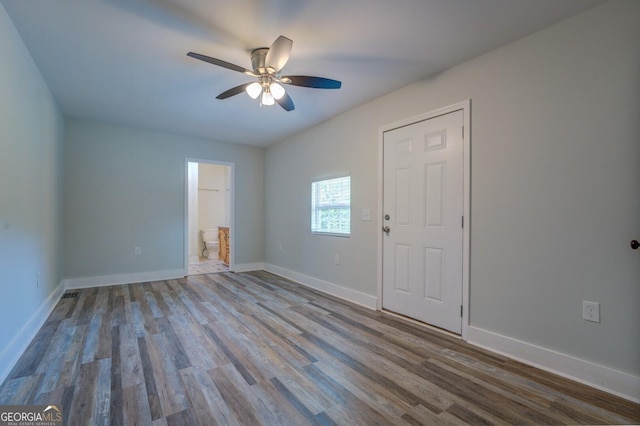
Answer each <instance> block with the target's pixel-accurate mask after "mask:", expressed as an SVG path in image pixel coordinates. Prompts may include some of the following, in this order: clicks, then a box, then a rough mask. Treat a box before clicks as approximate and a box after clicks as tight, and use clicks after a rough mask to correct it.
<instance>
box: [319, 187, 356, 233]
mask: <svg viewBox="0 0 640 426" xmlns="http://www.w3.org/2000/svg"><path fill="white" fill-rule="evenodd" d="M311 232H313V233H314V234H329V235H339V236H348V235H349V234H350V233H351V176H343V177H338V178H333V179H325V180H318V181H315V182H311Z"/></svg>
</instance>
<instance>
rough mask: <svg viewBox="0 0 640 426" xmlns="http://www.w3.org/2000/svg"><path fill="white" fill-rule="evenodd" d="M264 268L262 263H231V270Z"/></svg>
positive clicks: (260, 269)
mask: <svg viewBox="0 0 640 426" xmlns="http://www.w3.org/2000/svg"><path fill="white" fill-rule="evenodd" d="M263 269H264V263H262V262H255V263H240V264H238V263H236V264H235V265H233V272H249V271H262V270H263Z"/></svg>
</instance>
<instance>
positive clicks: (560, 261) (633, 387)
mask: <svg viewBox="0 0 640 426" xmlns="http://www.w3.org/2000/svg"><path fill="white" fill-rule="evenodd" d="M639 16H640V2H637V1H634V0H626V1H625V0H621V1H612V2H609V3H606V4H604V5H602V6H600V7H597V8H595V9H592V10H590V11H587V12H586V13H583V14H581V15H578V16H576V17H574V18H571V19H569V20H567V21H565V22H562V23H560V24H558V25H555V26H553V27H550V28H548V29H545V30H543V31H541V32H539V33H536V34H534V35H532V36H529V37H527V38H525V39H522V40H520V41H518V42H515V43H512V44H509V45H507V46H504V47H503V48H500V49H497V50H495V51H493V52H490V53H488V54H486V55H483V56H481V57H478V58H476V59H474V60H471V61H469V62H467V63H464V64H461V65H459V66H457V67H454V68H452V69H450V70H448V71H446V72H443V73H441V74H439V75H436V76H433V77H431V78H428V79H425V80H423V81H421V82H419V83H417V84H414V85H411V86H409V87H406V88H404V89H402V90H399V91H397V92H395V93H392V94H389V95H387V96H385V97H383V98H380V99H378V100H375V101H373V102H371V103H368V104H366V105H364V106H361V107H359V108H356V109H354V110H352V111H350V112H348V113H346V114H343V115H341V116H339V117H337V118H335V119H332V120H330V121H328V122H326V123H324V124H322V125H320V126H318V127H316V128H314V129H311V130H309V131H307V132H304V133H301V134H299V135H296V136H294V137H292V138H290V139H289V140H286V141H283V142H282V143H279V144H277V145H275V146H272V147H270V148H269V149H268V150H267V153H266V158H265V170H266V177H265V186H266V194H267V198H266V212H265V214H266V223H267V226H266V239H265V241H266V246H265V256H266V262H267V264H268V265H272V266H275V267H276V268H279V269H282V270H285V271H289V272H292V273H296V274H302V276H307V277H310V278H311V279H317V280H321V281H326V282H329V283H333V284H335V285H337V286H339V287H342V288H345V289H350V290H357V291H359V292H363V293H365V294H367V295H370V296H372V297H373V296H375V295H376V285H377V284H376V279H377V276H376V262H377V251H376V250H377V247H376V244H377V234H378V232H380V231H379V229H377V222H376V221H375V220H374V221H372V222H363V221H361V220H360V212H361V210H362V208H371V209H372V214H373V217H374V218H376V215H377V214H380V213H381V212H376V207H377V205H378V196H379V194H377V179H378V152H377V150H378V129H379V128H380V126H383V125H385V124H388V123H392V122H395V121H397V120H401V119H404V118H407V117H411V116H414V115H418V114H421V113H424V112H428V111H430V110H434V109H436V108H439V107H443V106H446V105H450V104H453V103H456V102H459V101H462V100H465V99H471V100H472V108H471V110H472V117H471V127H472V128H471V136H472V139H471V144H472V153H471V168H472V172H471V173H472V176H471V179H472V188H471V198H472V201H471V220H470V221H469V222H468V223H469V224H470V226H471V259H470V262H471V270H470V292H471V294H470V302H469V307H470V322H471V326H472V329H473V330H475V331H476V332H477V333H476V337H477V336H480V335H482V336H488V335H492V336H496V338H497V341H501V342H510V343H514V344H515V343H518V342H520V343H523V346H524V347H526V348H527V350H529V351H530V352H529V353H528V354H527V353H525V354H523V355H522V357H523V358H527V357H530V359H529V361H532V360H533V355H532V354H533V353H538V354H542V355H545V356H547V355H549V356H550V359H551V360H552V361H551V362H550V363H547V364H548V365H543V366H545V367H546V368H550V369H553V368H554V366H553V365H552V364H553V360H555V359H563V360H569V361H570V362H569V364H571V363H572V362H573V361H575V363H574V364H576V365H577V364H580V366H581V367H580V368H583V367H584V368H583V369H587V370H588V369H589V368H588V367H589V366H590V365H591V364H590V363H594V366H595V367H597V368H600V367H602V368H601V369H600V370H598V371H605V372H607V374H609V373H611V377H613V376H615V377H622V379H623V381H624V380H627V379H628V380H627V382H626V384H624V385H623V386H621V387H620V388H619V389H620V393H625V394H626V395H627V396H629V395H630V396H631V397H633V398H636V399H640V386H639V385H638V384H639V383H640V333H639V332H638V329H639V325H640V309H638V302H639V301H640V252H634V251H632V250H630V248H629V241H630V240H631V239H633V238H638V237H640V220H639V218H640V167H639V165H640V125H639V124H638V123H639V122H640V121H639V120H638V117H640V77H639V76H640V49H638V40H640V25H638V17H639ZM345 84H348V82H345ZM344 171H350V172H351V175H352V197H353V199H352V208H353V213H352V214H353V216H352V226H353V235H352V236H351V238H349V239H344V238H329V237H318V236H312V235H311V234H310V232H309V220H310V219H309V198H310V195H309V182H310V181H311V179H312V178H313V177H315V176H319V175H327V174H333V173H339V172H344ZM280 243H281V244H282V247H283V250H282V251H280V250H279V244H280ZM334 253H338V254H340V259H341V264H340V265H334V264H333V254H334ZM582 300H592V301H596V302H600V304H601V315H602V322H601V323H599V324H597V323H590V322H586V321H583V320H582V319H581V316H582ZM482 333H484V334H482ZM500 339H501V340H500ZM489 340H490V339H489ZM536 351H538V352H536ZM555 356H557V358H554V357H555ZM534 362H540V363H541V364H544V362H541V361H534ZM571 368H573V367H571ZM580 368H577V367H576V368H574V369H573V370H572V371H570V372H569V373H568V374H570V375H574V376H576V377H578V378H581V377H579V376H580V374H581V372H580V371H579V370H580ZM609 369H611V371H610V370H609ZM594 370H595V369H594ZM618 373H621V374H620V375H617V374H618ZM616 375H617V376H616ZM582 378H583V379H584V380H586V381H589V382H591V383H592V384H595V385H602V386H604V387H609V388H615V387H616V386H617V385H616V384H615V383H612V381H611V380H609V381H607V380H603V381H601V382H600V381H599V379H597V378H596V377H595V375H591V376H590V375H589V373H588V372H587V373H586V374H585V375H584V377H582ZM613 381H615V380H613ZM625 386H626V387H625ZM614 390H615V389H614Z"/></svg>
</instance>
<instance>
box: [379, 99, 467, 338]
mask: <svg viewBox="0 0 640 426" xmlns="http://www.w3.org/2000/svg"><path fill="white" fill-rule="evenodd" d="M460 110H461V111H462V112H463V123H464V124H463V125H464V133H463V135H464V138H463V140H462V149H463V160H462V161H463V172H462V173H463V185H464V188H463V202H464V208H463V212H464V213H463V214H464V228H463V230H462V339H464V340H466V336H467V329H468V327H469V255H470V247H469V242H470V235H471V232H470V231H471V100H470V99H467V100H465V101H462V102H458V103H455V104H453V105H449V106H445V107H442V108H438V109H436V110H433V111H429V112H427V113H424V114H420V115H417V116H414V117H409V118H406V119H404V120H400V121H396V122H394V123H390V124H386V125H384V126H381V127H380V128H379V129H378V212H379V214H378V221H377V226H378V228H377V229H378V230H377V232H378V265H377V280H378V297H377V305H376V308H377V310H382V266H383V265H382V264H383V253H382V244H383V239H382V227H383V226H384V222H383V217H382V215H383V201H384V198H383V197H384V191H383V184H384V176H383V170H384V168H383V167H384V155H383V153H384V149H383V147H384V133H385V132H388V131H390V130H393V129H397V128H399V127H404V126H408V125H410V124H413V123H416V122H419V121H424V120H428V119H430V118H435V117H438V116H440V115H444V114H449V113H451V112H454V111H460Z"/></svg>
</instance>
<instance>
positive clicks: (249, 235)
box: [65, 120, 264, 278]
mask: <svg viewBox="0 0 640 426" xmlns="http://www.w3.org/2000/svg"><path fill="white" fill-rule="evenodd" d="M66 133H67V141H66V145H65V195H66V196H65V255H66V256H65V259H66V261H65V276H66V278H85V277H86V278H90V277H95V276H109V275H121V274H134V273H145V272H153V271H167V270H176V269H182V268H183V264H184V239H185V228H184V223H185V158H196V159H202V160H219V161H225V162H232V163H235V165H236V170H235V177H236V183H235V190H236V192H235V209H236V223H235V232H236V235H235V244H236V247H235V254H236V264H245V263H254V262H262V260H263V258H264V255H263V245H264V233H263V223H264V222H263V219H264V217H263V216H264V214H263V206H264V186H263V183H262V178H263V175H264V170H263V161H264V151H263V150H262V149H259V148H252V147H246V146H239V145H230V144H224V143H217V142H213V141H208V140H201V139H194V138H188V137H184V136H175V135H169V134H166V133H157V132H151V131H145V130H139V129H133V128H128V127H120V126H113V125H108V124H99V123H93V122H86V121H77V120H67V123H66ZM134 246H140V247H141V248H142V255H140V256H135V255H134Z"/></svg>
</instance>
